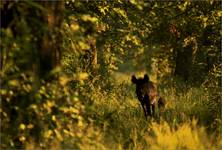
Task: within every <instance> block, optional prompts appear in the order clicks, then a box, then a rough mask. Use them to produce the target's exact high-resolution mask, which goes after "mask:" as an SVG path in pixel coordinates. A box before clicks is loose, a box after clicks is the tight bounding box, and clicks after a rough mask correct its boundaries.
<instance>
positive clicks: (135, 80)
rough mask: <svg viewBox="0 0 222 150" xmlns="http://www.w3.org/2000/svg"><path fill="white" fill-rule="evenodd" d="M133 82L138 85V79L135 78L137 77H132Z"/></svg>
mask: <svg viewBox="0 0 222 150" xmlns="http://www.w3.org/2000/svg"><path fill="white" fill-rule="evenodd" d="M131 81H132V82H133V83H134V84H136V83H137V78H136V77H135V75H133V76H132V78H131Z"/></svg>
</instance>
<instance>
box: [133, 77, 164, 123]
mask: <svg viewBox="0 0 222 150" xmlns="http://www.w3.org/2000/svg"><path fill="white" fill-rule="evenodd" d="M131 81H132V83H134V84H136V95H137V97H138V99H139V101H140V103H141V105H142V108H143V111H144V115H145V117H146V119H147V116H154V114H155V104H157V105H158V107H159V108H161V107H164V106H165V101H164V99H163V98H162V97H160V98H159V99H158V92H157V88H156V85H155V84H154V83H153V82H151V81H150V80H149V76H148V75H147V74H145V75H144V78H138V79H137V78H136V77H135V76H134V75H133V76H132V79H131Z"/></svg>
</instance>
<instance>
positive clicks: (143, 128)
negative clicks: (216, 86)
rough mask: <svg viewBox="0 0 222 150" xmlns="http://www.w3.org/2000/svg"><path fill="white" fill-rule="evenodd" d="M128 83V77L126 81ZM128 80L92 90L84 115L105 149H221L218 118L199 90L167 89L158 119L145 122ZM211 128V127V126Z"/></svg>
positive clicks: (209, 102)
mask: <svg viewBox="0 0 222 150" xmlns="http://www.w3.org/2000/svg"><path fill="white" fill-rule="evenodd" d="M126 79H128V80H129V77H128V78H126ZM134 90H135V89H134V88H133V86H132V85H131V84H130V81H124V82H123V84H119V85H116V86H115V87H114V88H113V89H112V90H111V91H109V92H104V91H103V90H101V89H100V90H97V89H95V90H94V91H93V94H92V97H91V99H92V100H93V103H92V104H91V106H89V108H88V110H87V111H88V112H87V115H88V117H89V116H90V118H91V122H92V124H93V126H94V127H95V128H97V129H98V131H99V132H100V135H101V139H100V143H101V144H102V145H103V148H105V149H148V148H150V149H175V150H177V149H221V147H222V138H221V134H220V133H221V132H220V131H221V118H217V116H216V114H215V113H214V112H213V111H212V109H218V108H219V107H215V105H213V104H211V103H214V102H213V101H210V100H209V93H208V92H207V91H205V90H204V89H203V88H201V87H200V88H190V89H187V90H186V91H178V89H177V88H176V87H169V86H168V87H167V88H166V89H165V92H163V93H162V94H163V96H164V97H165V98H166V100H167V105H166V108H165V110H164V112H162V114H161V117H160V118H152V119H149V120H148V121H146V120H145V117H144V114H143V111H142V108H141V106H140V104H139V101H138V100H137V98H136V96H135V91H134ZM212 126H214V127H212Z"/></svg>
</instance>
